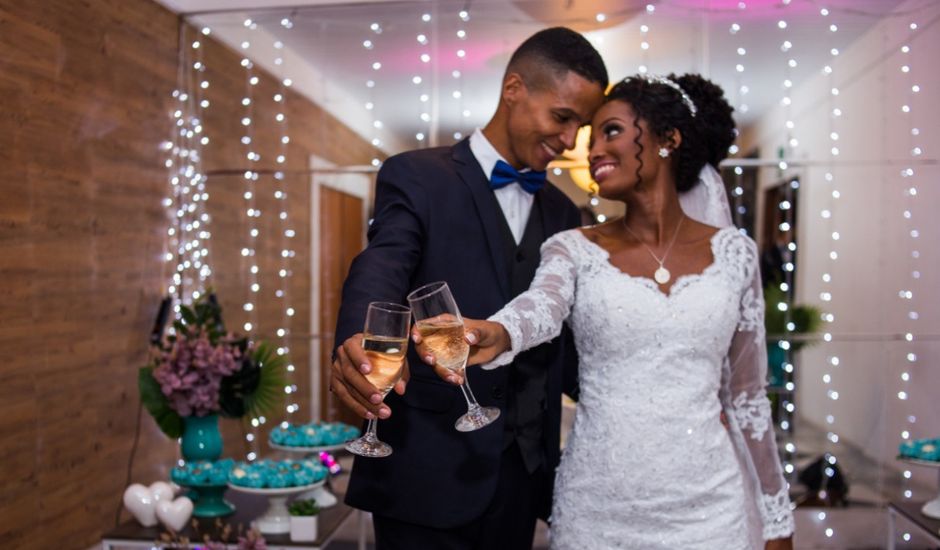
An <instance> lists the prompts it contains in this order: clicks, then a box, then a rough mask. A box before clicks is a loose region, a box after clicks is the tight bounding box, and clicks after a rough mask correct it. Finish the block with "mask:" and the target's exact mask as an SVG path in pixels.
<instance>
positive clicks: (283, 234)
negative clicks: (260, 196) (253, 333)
mask: <svg viewBox="0 0 940 550" xmlns="http://www.w3.org/2000/svg"><path fill="white" fill-rule="evenodd" d="M292 26H293V25H291V27H292ZM291 27H285V28H288V29H290V28H291ZM274 48H275V50H278V51H279V50H281V49H282V48H283V44H282V43H281V42H279V41H278V42H276V43H275V44H274ZM289 84H290V79H289V78H286V77H284V78H282V79H281V83H280V86H279V88H278V93H276V94H275V95H274V102H275V104H276V105H277V111H278V112H279V113H282V114H283V115H284V116H282V117H280V120H277V119H276V120H275V122H277V124H278V128H279V130H280V131H279V134H280V140H279V146H278V156H277V159H276V160H277V163H278V165H279V166H285V165H286V164H287V153H288V149H289V144H290V134H289V127H288V119H287V112H288V109H287V97H288V93H287V91H288V90H287V89H288V86H289ZM274 181H275V185H274V188H275V189H274V199H275V201H276V204H278V205H279V207H280V212H279V213H278V219H279V220H280V240H281V251H282V253H281V267H280V269H279V270H278V277H277V279H276V280H277V281H278V283H277V284H276V285H275V286H276V287H277V288H276V290H275V291H274V298H275V302H279V303H280V304H281V308H280V309H281V311H282V312H283V315H282V317H281V322H280V324H279V325H280V326H278V329H277V331H276V335H277V338H278V339H279V340H280V345H279V346H278V348H277V353H278V354H279V355H285V356H286V357H288V364H287V385H286V386H285V388H284V389H285V392H286V393H288V394H291V391H287V390H292V391H293V392H296V389H297V386H296V385H295V384H294V382H293V381H294V374H293V373H294V370H295V368H294V365H293V363H291V362H290V334H291V322H290V315H288V314H287V311H288V308H290V307H291V301H290V277H291V259H292V258H293V257H294V250H293V248H292V246H291V243H292V240H293V238H294V237H295V232H294V230H293V229H292V228H291V225H290V219H289V215H288V214H289V206H288V205H289V204H290V203H288V201H287V197H288V193H287V182H286V179H285V176H284V171H283V170H282V169H280V168H279V169H278V170H277V171H276V172H275V173H274ZM253 290H256V289H255V288H253ZM288 401H289V403H288V404H287V405H286V411H287V418H288V419H289V418H291V415H293V414H294V413H296V412H297V411H298V410H300V405H299V404H298V403H295V402H293V400H288Z"/></svg>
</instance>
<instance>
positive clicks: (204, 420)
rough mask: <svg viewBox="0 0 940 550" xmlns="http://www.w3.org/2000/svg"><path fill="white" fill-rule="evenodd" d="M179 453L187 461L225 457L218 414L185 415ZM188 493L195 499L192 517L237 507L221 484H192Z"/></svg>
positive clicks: (214, 514) (210, 515) (223, 513)
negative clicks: (226, 496) (226, 495)
mask: <svg viewBox="0 0 940 550" xmlns="http://www.w3.org/2000/svg"><path fill="white" fill-rule="evenodd" d="M180 452H181V453H182V455H183V459H184V460H186V462H198V461H201V460H207V461H210V462H212V461H215V460H218V459H219V457H220V456H222V434H221V433H220V432H219V415H217V414H210V415H208V416H187V417H185V418H183V437H182V439H181V441H180ZM188 489H189V492H188V494H187V495H186V496H188V497H189V498H190V499H191V500H192V501H193V516H195V517H197V518H214V517H219V516H227V515H229V514H231V513H232V512H234V511H235V506H233V505H232V504H231V503H230V502H228V501H226V500H225V498H224V496H225V491H226V489H228V487H226V486H225V484H222V485H210V484H206V485H190V486H189V487H188Z"/></svg>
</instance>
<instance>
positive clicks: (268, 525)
mask: <svg viewBox="0 0 940 550" xmlns="http://www.w3.org/2000/svg"><path fill="white" fill-rule="evenodd" d="M324 483H326V480H325V479H321V480H320V481H318V482H316V483H311V484H309V485H298V486H296V487H283V488H278V489H272V488H265V489H256V488H254V487H243V486H241V485H235V484H234V483H229V484H228V486H229V488H230V489H232V490H234V491H239V492H241V493H247V494H249V495H263V496H266V497H268V509H267V510H266V511H265V512H264V514H263V515H262V516H261V517H259V518H258V519H256V520H254V521H253V522H251V524H252V527H254V528H255V529H257V530H259V531H261V532H262V533H264V534H266V535H277V534H282V533H290V513H289V512H288V511H287V498H288V497H290V496H291V495H297V494H300V493H304V492H306V491H310V490H311V489H316V488H317V487H321V486H322V485H323V484H324Z"/></svg>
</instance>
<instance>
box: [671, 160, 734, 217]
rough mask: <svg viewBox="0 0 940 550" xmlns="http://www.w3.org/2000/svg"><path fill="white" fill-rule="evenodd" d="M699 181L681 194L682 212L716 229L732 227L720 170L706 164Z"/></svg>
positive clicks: (726, 194)
mask: <svg viewBox="0 0 940 550" xmlns="http://www.w3.org/2000/svg"><path fill="white" fill-rule="evenodd" d="M698 179H699V182H700V183H699V184H698V185H695V186H693V187H692V189H689V190H688V191H686V192H685V193H680V194H679V205H680V206H681V207H682V211H683V212H685V215H686V216H688V217H690V218H692V219H693V220H695V221H697V222H701V223H704V224H708V225H711V226H714V227H728V226H730V225H732V223H733V222H732V218H731V206H730V204H729V203H728V193H727V192H726V191H725V184H724V182H723V181H722V180H721V176H720V175H719V174H718V170H715V167H714V166H712V165H711V164H708V163H707V162H706V163H705V166H703V167H702V171H701V172H699V174H698Z"/></svg>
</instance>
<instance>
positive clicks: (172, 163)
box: [161, 27, 212, 334]
mask: <svg viewBox="0 0 940 550" xmlns="http://www.w3.org/2000/svg"><path fill="white" fill-rule="evenodd" d="M202 32H203V34H204V35H208V33H209V28H208V27H204V28H203V31H202ZM180 43H181V47H180V50H179V52H180V53H179V62H178V67H177V88H176V89H175V90H174V91H173V94H172V95H173V98H174V100H175V102H174V108H173V111H172V113H171V118H172V120H173V121H174V124H173V134H172V140H168V141H165V142H164V143H163V144H162V145H161V148H162V149H163V150H164V151H166V152H167V153H168V158H167V159H166V161H165V162H164V165H165V166H166V167H167V168H168V169H169V181H168V183H169V193H168V196H167V197H165V198H164V199H163V201H162V203H163V206H164V208H165V209H166V212H167V217H168V219H169V221H170V224H169V227H168V228H167V231H166V240H165V246H164V251H163V259H164V269H163V271H164V277H165V280H166V281H167V283H166V286H165V289H164V290H165V292H166V294H167V295H169V296H172V298H173V311H174V314H175V316H176V317H177V318H179V314H180V304H181V303H186V304H188V303H191V302H192V301H193V300H195V299H198V298H199V297H200V296H202V294H203V293H204V292H205V286H206V281H207V280H208V278H209V277H210V275H211V274H212V270H211V268H210V263H209V238H210V237H211V234H210V232H209V222H210V218H209V214H208V213H207V212H206V207H205V203H206V200H207V199H208V198H209V195H208V193H207V192H206V188H205V180H206V178H205V175H204V174H203V172H202V149H203V147H204V146H205V145H207V144H208V143H209V137H208V135H207V133H206V132H205V129H204V128H203V126H202V120H203V114H204V111H205V109H206V108H208V107H209V100H208V99H206V98H205V97H204V93H205V90H206V89H207V88H208V87H209V83H208V80H207V79H206V77H205V71H206V65H205V62H204V60H203V48H201V46H202V43H201V42H200V40H199V39H198V38H196V39H193V40H191V41H190V40H189V39H188V37H187V35H186V33H184V34H183V35H181V37H180ZM187 43H188V45H189V47H188V48H187V47H183V44H187ZM172 332H173V330H172V328H171V329H170V333H171V334H172Z"/></svg>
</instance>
